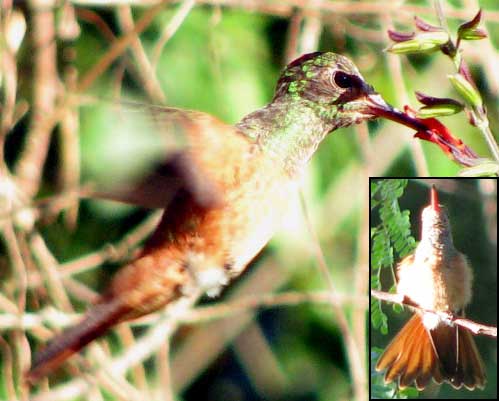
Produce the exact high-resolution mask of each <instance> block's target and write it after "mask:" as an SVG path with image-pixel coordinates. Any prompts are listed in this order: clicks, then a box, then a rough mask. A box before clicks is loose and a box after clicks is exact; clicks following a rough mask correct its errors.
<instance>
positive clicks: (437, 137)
mask: <svg viewBox="0 0 499 401" xmlns="http://www.w3.org/2000/svg"><path fill="white" fill-rule="evenodd" d="M366 105H367V109H368V112H369V113H370V114H372V115H373V116H376V117H383V118H387V119H389V120H392V121H395V122H397V123H399V124H402V125H405V126H407V127H409V128H412V129H413V130H414V131H416V134H415V135H414V136H415V137H416V138H420V139H423V140H425V141H429V142H433V143H434V144H436V145H438V146H439V147H440V148H441V149H442V150H443V151H444V152H445V153H446V154H447V155H448V156H449V157H450V158H451V159H453V160H454V161H456V162H457V163H459V164H461V165H463V166H475V165H477V164H478V163H479V161H480V159H479V158H478V156H477V155H476V153H475V152H473V150H471V149H470V148H469V147H468V146H466V145H465V144H464V143H463V141H461V140H460V139H459V138H456V137H454V136H453V135H452V134H451V133H450V131H449V130H448V129H447V128H446V127H445V126H444V125H443V124H442V123H441V122H440V121H438V120H437V119H436V118H426V119H422V118H417V117H416V116H415V114H416V113H415V111H414V110H412V109H411V108H410V107H408V106H406V107H405V110H404V111H405V112H402V111H400V110H397V109H395V108H393V107H392V106H390V105H389V104H388V103H386V102H385V101H384V100H383V98H382V97H381V96H380V95H379V94H378V93H376V92H374V91H373V92H372V93H369V94H368V95H367V96H366Z"/></svg>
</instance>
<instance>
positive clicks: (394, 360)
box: [376, 315, 442, 389]
mask: <svg viewBox="0 0 499 401" xmlns="http://www.w3.org/2000/svg"><path fill="white" fill-rule="evenodd" d="M385 369H387V371H386V373H385V383H390V382H392V381H394V380H397V378H398V379H399V387H400V388H402V389H403V388H406V387H407V386H410V385H412V383H413V382H414V381H415V382H416V387H417V388H418V389H423V388H424V387H425V386H426V385H427V384H428V382H429V381H430V379H431V378H432V377H433V378H434V380H435V381H436V382H437V383H441V382H442V375H441V373H440V367H439V363H438V358H437V356H436V355H435V352H434V351H433V346H432V342H431V339H430V336H429V335H428V333H427V331H426V328H425V327H424V325H423V321H422V319H421V316H420V315H414V316H413V317H412V318H411V319H410V320H409V321H408V322H407V323H406V325H405V326H404V327H403V328H402V329H401V330H400V332H399V333H398V334H397V335H396V336H395V338H394V339H393V340H392V342H391V343H390V344H389V345H388V347H386V349H385V351H384V352H383V354H382V355H381V356H380V358H379V360H378V363H377V364H376V370H377V371H382V370H385Z"/></svg>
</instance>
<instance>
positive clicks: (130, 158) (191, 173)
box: [86, 103, 247, 208]
mask: <svg viewBox="0 0 499 401" xmlns="http://www.w3.org/2000/svg"><path fill="white" fill-rule="evenodd" d="M104 118H105V119H106V120H107V121H111V124H110V126H107V127H106V126H105V127H104V128H103V129H101V131H100V132H102V133H103V135H106V136H110V137H111V142H112V145H110V146H107V151H104V152H101V155H100V158H101V159H102V160H101V161H100V166H101V170H100V171H104V172H103V174H100V175H98V176H99V179H96V180H95V182H92V184H94V185H93V187H94V188H95V189H94V190H92V191H90V192H89V193H88V194H86V196H88V197H92V198H101V199H107V200H114V201H118V202H124V203H129V204H134V205H137V206H142V207H147V208H164V207H166V206H167V205H168V204H169V203H170V201H171V200H172V199H173V197H174V196H175V195H176V194H177V193H178V192H179V191H183V192H186V193H188V194H189V195H190V197H192V199H193V200H194V202H196V203H197V204H199V205H200V206H202V207H210V206H213V205H215V204H217V203H218V201H219V196H218V194H217V192H218V190H219V188H218V187H217V184H216V182H215V181H217V180H216V179H213V178H212V177H210V174H209V173H207V171H206V170H207V169H209V166H207V163H208V162H209V161H208V158H209V157H213V158H220V157H221V155H222V153H223V148H222V147H223V146H226V145H227V144H226V142H227V141H226V139H227V138H230V137H231V136H232V135H230V134H232V133H235V135H234V137H237V139H236V141H239V142H241V141H243V142H246V141H247V139H246V138H245V137H243V136H242V135H240V134H239V133H238V131H237V130H236V129H235V128H234V127H232V126H229V125H227V124H224V123H222V122H220V121H219V120H217V119H216V118H214V117H212V116H210V115H208V114H205V113H201V112H195V111H187V110H179V109H174V108H168V107H161V106H150V105H140V104H134V103H124V104H120V105H113V106H112V107H107V108H106V111H105V117H104ZM101 139H102V138H101ZM104 142H106V141H104ZM218 142H219V143H218ZM229 142H230V141H229ZM229 145H230V144H229ZM238 146H240V145H238ZM104 147H106V146H104ZM228 148H230V146H228ZM211 176H213V174H211Z"/></svg>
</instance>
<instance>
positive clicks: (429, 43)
mask: <svg viewBox="0 0 499 401" xmlns="http://www.w3.org/2000/svg"><path fill="white" fill-rule="evenodd" d="M448 41H449V34H448V33H447V32H445V31H443V30H442V31H435V32H422V33H419V34H417V35H415V36H414V38H413V39H410V40H407V41H403V42H398V43H395V44H393V45H392V46H390V47H389V48H388V49H387V50H388V51H389V52H391V53H395V54H412V53H426V52H432V51H437V50H439V49H440V46H442V45H444V44H445V43H447V42H448Z"/></svg>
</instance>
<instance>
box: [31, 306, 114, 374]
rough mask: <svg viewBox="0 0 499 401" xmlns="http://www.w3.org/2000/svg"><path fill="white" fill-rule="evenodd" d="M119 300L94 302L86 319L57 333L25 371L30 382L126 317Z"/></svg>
mask: <svg viewBox="0 0 499 401" xmlns="http://www.w3.org/2000/svg"><path fill="white" fill-rule="evenodd" d="M123 313H124V310H123V305H122V302H120V300H111V301H109V302H103V303H100V304H97V305H95V306H94V307H93V308H92V309H90V310H89V311H88V312H87V314H86V315H85V317H84V318H83V320H82V321H81V322H79V323H78V324H76V325H74V326H72V327H69V328H68V329H66V330H64V331H63V332H62V333H60V334H59V335H57V336H56V337H55V338H54V339H53V340H51V341H50V343H49V344H48V345H47V346H46V347H45V348H43V349H42V350H41V351H40V352H38V353H36V354H35V356H34V359H33V363H32V364H31V368H30V370H29V371H28V372H26V376H25V377H26V380H27V381H28V382H29V383H34V382H36V381H38V380H39V379H40V378H42V377H43V376H45V375H47V374H48V373H49V372H51V371H53V370H54V369H56V368H57V367H58V366H59V365H61V364H62V363H63V362H64V361H65V360H66V359H67V358H69V357H70V356H71V355H73V354H75V353H76V352H78V351H80V350H81V349H82V348H83V347H84V346H85V345H87V344H88V343H89V342H91V341H92V340H94V339H95V338H97V337H99V336H101V335H103V334H104V333H105V332H106V331H107V330H108V329H109V328H110V327H111V326H113V325H114V324H116V323H117V322H118V321H119V320H120V317H121V316H123Z"/></svg>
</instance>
